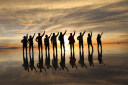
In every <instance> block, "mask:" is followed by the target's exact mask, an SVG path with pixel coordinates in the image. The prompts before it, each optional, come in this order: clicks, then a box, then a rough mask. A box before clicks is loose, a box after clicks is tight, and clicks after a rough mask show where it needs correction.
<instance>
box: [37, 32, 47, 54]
mask: <svg viewBox="0 0 128 85" xmlns="http://www.w3.org/2000/svg"><path fill="white" fill-rule="evenodd" d="M44 34H45V31H44V33H43V34H42V35H40V33H38V36H37V37H36V42H38V50H39V53H40V49H41V56H42V55H43V51H42V50H43V47H42V37H43V36H44ZM39 55H40V54H39Z"/></svg>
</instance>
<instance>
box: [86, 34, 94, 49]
mask: <svg viewBox="0 0 128 85" xmlns="http://www.w3.org/2000/svg"><path fill="white" fill-rule="evenodd" d="M87 43H88V50H90V46H91V47H92V50H93V45H92V32H91V34H90V33H88V37H87Z"/></svg>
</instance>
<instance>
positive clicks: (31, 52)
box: [21, 31, 103, 71]
mask: <svg viewBox="0 0 128 85" xmlns="http://www.w3.org/2000/svg"><path fill="white" fill-rule="evenodd" d="M44 34H45V31H44V33H43V34H42V35H41V34H40V33H38V36H37V37H36V39H35V40H36V42H38V50H39V63H38V64H37V67H38V68H39V69H40V71H42V69H44V70H45V71H46V69H45V68H44V66H43V46H42V37H43V36H44ZM65 34H66V31H65V33H62V32H60V35H59V32H58V34H57V35H56V34H55V33H53V35H52V33H51V34H50V35H49V36H48V35H45V38H44V45H45V51H46V57H45V65H46V66H47V68H48V69H49V68H50V67H51V68H54V69H55V70H56V69H58V68H59V69H63V70H64V68H65V69H67V70H68V68H67V67H66V66H65V44H64V43H65V42H64V35H65ZM84 34H85V31H84V32H83V33H81V32H80V35H79V36H78V37H77V39H78V40H79V52H80V60H79V64H81V66H82V67H87V66H86V65H85V64H84V50H83V48H84V47H83V36H84ZM102 34H103V32H102V33H101V34H98V36H97V44H98V54H100V53H99V45H100V46H101V53H102V43H101V36H102ZM51 35H52V37H51ZM58 35H59V37H58V39H59V41H60V48H61V62H60V67H61V68H60V67H59V66H58V55H57V36H58ZM34 36H35V33H34V35H33V36H31V35H30V36H29V38H28V34H27V35H26V36H24V37H23V39H22V40H21V42H22V43H23V60H24V64H23V67H24V68H25V69H26V70H29V67H30V68H31V70H33V69H35V71H36V68H35V66H34V49H33V39H34ZM74 36H75V31H74V34H72V33H70V36H69V38H68V40H69V44H70V50H71V51H70V52H71V56H70V64H71V66H72V68H74V67H76V68H77V66H76V64H75V61H76V58H75V53H74V43H75V39H74ZM50 37H51V44H52V46H53V59H52V66H51V65H50V52H49V50H50V48H49V39H50ZM27 43H29V57H30V64H28V57H27ZM87 43H88V52H89V56H90V57H89V58H88V59H89V61H90V65H93V66H94V64H93V61H92V57H91V56H92V53H93V45H92V32H91V33H89V34H88V37H87ZM90 46H91V47H92V53H91V54H90ZM55 48H56V54H55V52H54V49H55ZM62 48H63V51H64V52H62ZM81 48H82V52H81ZM24 50H26V57H25V55H24ZM98 60H100V58H99V57H98ZM99 62H100V61H99ZM101 62H102V58H101ZM102 63H103V62H102Z"/></svg>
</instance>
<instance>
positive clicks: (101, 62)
mask: <svg viewBox="0 0 128 85" xmlns="http://www.w3.org/2000/svg"><path fill="white" fill-rule="evenodd" d="M98 61H99V64H104V62H103V59H102V49H101V52H100V51H99V49H98ZM104 65H105V64H104Z"/></svg>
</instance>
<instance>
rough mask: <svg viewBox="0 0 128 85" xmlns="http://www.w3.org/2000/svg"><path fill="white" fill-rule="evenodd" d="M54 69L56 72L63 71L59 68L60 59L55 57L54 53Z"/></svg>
mask: <svg viewBox="0 0 128 85" xmlns="http://www.w3.org/2000/svg"><path fill="white" fill-rule="evenodd" d="M52 67H53V68H54V70H57V69H58V68H59V70H61V69H60V67H59V66H58V57H57V55H56V56H55V54H54V53H53V59H52Z"/></svg>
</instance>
